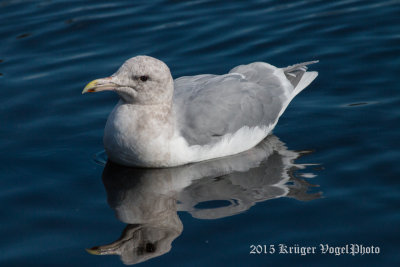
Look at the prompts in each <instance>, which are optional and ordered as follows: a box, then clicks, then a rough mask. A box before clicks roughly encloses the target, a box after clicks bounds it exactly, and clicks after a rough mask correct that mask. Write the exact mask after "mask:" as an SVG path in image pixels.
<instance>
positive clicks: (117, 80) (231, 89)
mask: <svg viewBox="0 0 400 267" xmlns="http://www.w3.org/2000/svg"><path fill="white" fill-rule="evenodd" d="M316 62H318V61H310V62H305V63H300V64H296V65H293V66H289V67H286V68H277V67H274V66H272V65H270V64H267V63H264V62H255V63H251V64H248V65H240V66H237V67H235V68H233V69H232V70H231V71H229V73H227V74H224V75H212V74H203V75H196V76H184V77H180V78H178V79H175V80H173V78H172V76H171V72H170V70H169V68H168V66H167V65H166V64H165V63H164V62H162V61H160V60H158V59H155V58H153V57H149V56H136V57H133V58H131V59H129V60H127V61H126V62H125V63H124V64H123V65H122V66H121V67H120V68H119V69H118V71H117V72H116V73H114V74H113V75H112V76H110V77H107V78H103V79H97V80H94V81H92V82H90V83H89V84H88V85H87V86H86V87H85V88H84V90H83V91H82V93H87V92H98V91H104V90H111V91H115V92H116V93H117V94H118V95H119V96H120V101H119V102H118V104H117V105H116V106H115V107H114V109H113V111H112V112H111V114H110V115H109V117H108V120H107V123H106V127H105V130H104V138H103V141H104V147H105V150H106V153H107V155H108V157H109V159H110V160H111V161H114V162H116V163H119V164H122V165H126V166H141V167H171V166H178V165H183V164H187V163H190V162H198V161H203V160H209V159H213V158H219V157H224V156H228V155H233V154H237V153H240V152H243V151H245V150H248V149H250V148H252V147H254V146H255V145H257V144H258V143H259V142H260V141H262V140H263V139H264V138H265V137H266V136H267V135H268V134H269V133H270V132H271V130H272V129H273V128H274V126H275V125H276V123H277V122H278V119H279V117H280V116H281V115H282V113H283V112H284V110H285V109H286V107H287V106H288V104H289V103H290V101H291V100H292V99H293V98H294V97H295V96H296V95H297V94H298V93H299V92H301V91H302V90H303V89H304V88H306V87H307V86H308V85H309V84H310V83H311V82H312V81H313V80H314V79H315V78H316V77H317V75H318V73H317V72H307V67H306V66H307V65H309V64H312V63H316Z"/></svg>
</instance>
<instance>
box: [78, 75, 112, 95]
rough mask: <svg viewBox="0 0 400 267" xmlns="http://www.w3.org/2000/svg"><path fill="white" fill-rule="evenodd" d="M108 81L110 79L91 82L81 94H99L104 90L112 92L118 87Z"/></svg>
mask: <svg viewBox="0 0 400 267" xmlns="http://www.w3.org/2000/svg"><path fill="white" fill-rule="evenodd" d="M110 80H111V77H107V78H103V79H97V80H94V81H91V82H90V83H88V84H87V85H86V86H85V88H83V91H82V94H85V93H94V92H100V91H105V90H114V89H115V88H117V87H118V85H117V84H115V83H112V82H111V81H110Z"/></svg>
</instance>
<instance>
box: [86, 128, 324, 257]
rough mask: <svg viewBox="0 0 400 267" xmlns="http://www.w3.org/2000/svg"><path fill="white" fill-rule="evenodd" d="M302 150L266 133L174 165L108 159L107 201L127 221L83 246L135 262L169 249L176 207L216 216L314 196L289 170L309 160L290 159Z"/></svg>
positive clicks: (176, 227)
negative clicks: (104, 241) (219, 153)
mask: <svg viewBox="0 0 400 267" xmlns="http://www.w3.org/2000/svg"><path fill="white" fill-rule="evenodd" d="M304 153H307V152H295V151H291V150H288V149H287V147H286V146H285V145H284V143H282V142H281V141H280V140H279V139H278V138H277V137H276V136H274V135H271V136H269V137H267V138H266V139H265V140H264V141H263V142H261V143H260V144H259V145H258V146H256V147H254V148H253V149H251V150H248V151H246V152H243V153H241V154H238V155H234V156H230V157H226V158H220V159H216V160H212V161H205V162H199V163H195V164H191V165H185V166H180V167H175V168H166V169H140V168H128V167H123V166H120V165H116V164H114V163H112V162H110V161H108V162H107V164H106V166H105V168H104V171H103V183H104V186H105V188H106V191H107V196H108V203H109V205H110V206H111V208H113V209H114V210H115V213H116V216H117V218H118V219H119V220H121V221H122V222H124V223H126V224H128V225H127V226H126V228H125V229H124V231H123V233H122V235H121V237H120V238H119V239H118V240H116V241H115V242H113V243H111V244H108V245H103V246H96V247H93V248H91V249H88V252H89V253H91V254H96V255H120V257H121V260H122V262H123V263H124V264H128V265H130V264H136V263H140V262H143V261H146V260H149V259H151V258H154V257H157V256H161V255H163V254H165V253H167V252H169V251H170V249H171V244H172V242H173V241H174V240H175V239H176V238H177V237H178V236H179V235H180V234H181V233H182V230H183V224H182V222H181V220H180V219H179V217H178V214H177V211H187V212H189V213H190V214H191V215H192V216H193V217H195V218H199V219H217V218H223V217H226V216H232V215H235V214H238V213H240V212H243V211H245V210H248V209H249V208H250V207H251V206H253V205H255V204H256V203H257V202H260V201H266V200H269V199H274V198H279V197H292V198H295V199H298V200H312V199H316V198H319V197H321V193H308V192H307V191H308V189H309V187H310V186H312V187H314V186H316V185H312V184H310V183H308V182H307V181H305V180H304V179H302V178H298V177H296V176H295V175H294V172H295V171H296V170H298V169H304V168H306V167H307V165H310V164H296V163H294V160H296V159H297V158H298V157H300V156H301V155H302V154H304ZM308 176H313V175H312V174H308Z"/></svg>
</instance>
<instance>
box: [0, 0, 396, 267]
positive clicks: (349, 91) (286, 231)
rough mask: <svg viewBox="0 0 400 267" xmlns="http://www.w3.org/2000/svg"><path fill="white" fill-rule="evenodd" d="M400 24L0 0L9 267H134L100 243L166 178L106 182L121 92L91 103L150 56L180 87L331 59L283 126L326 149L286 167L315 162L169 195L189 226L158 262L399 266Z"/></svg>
mask: <svg viewBox="0 0 400 267" xmlns="http://www.w3.org/2000/svg"><path fill="white" fill-rule="evenodd" d="M398 14H400V1H390V0H388V1H361V0H353V1H349V0H341V1H317V0H316V1H262V0H255V1H246V2H244V1H231V2H229V3H227V2H224V1H208V0H205V1H161V0H160V1H134V2H133V1H112V2H109V1H73V2H71V1H61V0H55V1H48V0H45V1H12V0H8V1H0V37H1V42H0V89H1V90H0V101H1V103H0V123H1V124H0V125H1V126H0V140H1V141H0V151H1V154H0V157H1V158H0V159H1V160H0V175H1V176H0V184H1V187H0V188H1V189H0V203H1V204H0V207H1V209H0V212H1V213H0V214H1V217H0V218H1V219H2V220H1V226H2V227H1V228H0V234H1V237H2V238H1V240H2V242H1V243H0V249H1V251H2V253H1V255H0V265H1V266H19V265H25V266H30V265H34V266H35V265H57V266H71V265H75V266H87V265H89V266H110V265H112V266H118V265H123V263H122V261H121V260H120V258H119V257H117V256H93V255H90V254H89V253H87V252H86V251H85V248H90V247H92V246H95V245H104V244H107V243H110V242H112V241H115V240H117V239H118V237H119V236H120V235H121V233H122V232H123V230H124V229H127V227H128V228H129V227H133V228H129V229H133V230H135V229H136V228H135V227H134V226H129V225H133V224H138V222H135V221H133V220H128V218H129V217H126V218H125V220H124V219H122V220H121V217H119V213H118V210H116V209H118V207H123V206H124V205H122V206H121V203H122V204H124V203H126V204H127V205H128V206H129V205H131V206H133V207H140V205H141V204H140V201H139V202H138V200H137V199H135V197H137V194H133V199H132V201H130V200H129V198H122V197H121V196H120V193H121V192H125V193H126V194H125V195H126V196H127V197H129V196H130V195H131V194H130V193H129V192H146V193H143V197H144V198H143V199H144V200H146V198H154V199H155V201H159V198H157V197H158V196H159V195H158V193H159V192H157V190H155V189H154V188H153V186H154V184H155V183H151V182H150V181H151V180H152V179H155V178H154V176H152V174H151V173H150V174H149V173H147V174H146V173H144V174H143V173H136V172H132V171H128V172H127V174H126V175H127V177H128V178H125V179H123V178H121V177H119V176H118V173H119V171H121V170H116V171H113V172H112V173H114V172H115V173H114V174H113V175H112V177H114V178H111V179H109V178H107V177H109V176H108V175H105V174H104V173H107V172H106V170H107V167H106V169H105V167H104V165H101V164H98V163H96V160H95V159H94V158H95V157H96V156H95V155H96V153H98V152H99V151H101V150H102V135H103V128H104V125H105V121H106V118H107V115H108V114H109V112H110V111H111V109H112V107H113V106H114V105H115V103H116V101H117V96H115V95H113V94H112V93H104V94H92V95H90V96H87V95H84V96H82V95H81V94H80V93H81V91H82V88H83V87H84V86H85V84H86V83H87V82H89V81H91V80H93V79H95V78H99V77H104V76H107V75H110V74H112V73H113V72H114V71H115V70H116V69H117V68H118V67H119V66H120V64H121V63H122V62H124V60H126V59H128V58H129V57H132V56H135V55H139V54H146V55H151V56H154V57H157V58H159V59H161V60H163V61H164V62H166V63H167V64H168V66H169V67H170V69H171V72H172V75H173V76H174V77H175V78H176V77H179V76H182V75H194V74H199V73H214V74H222V73H225V72H227V71H228V70H229V69H231V68H232V67H234V66H236V65H238V64H243V63H249V62H254V61H265V62H268V63H271V64H273V65H276V66H281V67H283V66H287V65H291V64H294V63H298V62H303V61H309V60H316V59H319V60H320V63H319V64H317V65H313V66H312V69H313V70H317V71H318V72H319V76H318V78H317V79H316V80H315V81H314V82H313V83H312V85H311V86H310V87H309V88H307V90H305V91H303V92H302V93H301V94H300V95H298V96H297V97H296V98H295V99H294V101H293V102H292V103H291V104H290V105H289V108H288V109H287V110H286V111H285V113H284V115H283V116H282V118H281V119H280V121H279V123H278V125H277V127H276V128H275V130H274V135H275V137H276V138H277V140H279V142H281V143H282V144H284V147H285V150H286V151H290V153H299V151H308V152H311V153H302V154H303V155H302V156H300V157H294V158H293V159H292V160H291V161H288V162H287V164H289V165H290V164H292V165H296V166H297V167H299V166H304V167H305V168H296V167H293V168H289V169H285V168H283V169H284V172H280V173H281V174H280V175H277V174H276V173H275V176H274V175H272V173H274V172H273V171H272V170H271V169H270V167H271V166H281V167H282V166H285V165H284V164H283V165H282V164H281V165H279V164H278V165H274V164H272V163H271V164H267V165H265V164H264V165H263V163H262V162H264V163H265V162H266V163H268V162H271V160H274V159H278V160H277V161H273V162H275V163H276V162H280V161H279V157H278V158H274V157H273V156H274V155H278V156H279V153H278V152H276V150H275V154H274V153H272V154H271V155H270V156H269V157H265V158H264V161H259V165H257V164H256V165H252V166H251V168H250V167H248V170H246V171H244V170H241V171H238V170H234V172H230V173H227V174H224V175H222V174H218V175H216V174H215V173H214V174H213V175H208V176H207V175H205V176H201V175H200V176H201V177H200V178H199V177H197V178H198V179H191V180H190V179H189V180H190V181H191V182H190V183H187V184H185V183H183V184H180V183H178V185H179V186H180V187H179V186H178V185H177V184H174V185H173V186H172V185H171V186H169V187H168V188H170V189H171V188H172V189H174V188H175V189H176V187H174V186H178V187H177V188H179V190H178V189H176V190H175V191H176V192H172V191H174V190H172V191H166V192H167V193H165V192H164V193H165V195H166V196H165V197H166V199H167V200H165V201H161V203H166V202H168V203H171V205H172V206H169V208H170V209H166V208H164V209H162V210H171V209H172V211H173V212H175V213H173V212H171V213H170V216H172V217H173V218H174V220H175V222H177V224H178V225H179V223H181V226H182V227H178V228H176V225H177V224H174V225H175V226H174V227H175V228H174V229H175V230H174V231H175V234H174V235H173V240H172V241H171V244H172V247H171V249H170V250H169V252H166V253H164V254H162V255H160V256H158V257H153V258H151V259H149V260H148V261H145V263H143V264H142V265H143V266H145V265H150V266H160V265H165V264H168V265H171V266H177V265H178V266H204V265H221V264H223V265H240V266H242V265H245V264H246V265H256V266H259V265H267V264H269V265H277V264H279V265H293V264H302V265H305V264H307V265H320V264H331V265H338V264H355V265H366V264H368V265H393V264H394V263H396V262H397V263H398V262H399V261H400V258H399V256H398V250H399V245H398V242H399V238H400V232H399V230H398V225H399V224H400V216H399V212H398V207H399V204H400V197H399V194H398V192H399V189H400V186H399V182H398V177H399V173H400V168H399V164H398V163H397V161H398V159H399V157H400V150H399V142H398V136H399V127H398V125H399V116H400V109H399V107H400V105H399V104H400V97H399V90H398V89H399V86H398V75H399V71H398V69H399V65H400V64H399V63H400V34H399V33H400V17H399V16H398ZM278 151H281V150H279V149H278ZM276 153H278V154H276ZM271 156H272V158H270V157H271ZM281 159H282V158H281ZM97 160H98V158H97ZM310 164H316V165H310ZM217 166H219V167H221V166H224V164H222V163H221V164H219V165H218V164H217ZM286 166H287V165H286ZM204 168H205V170H211V169H212V168H210V166H208V167H204ZM273 170H274V171H278V170H282V168H281V169H280V167H277V168H275V169H273ZM122 171H123V170H122ZM259 171H260V172H266V174H268V173H270V174H271V175H269V176H268V175H264V176H263V175H260V174H259V173H258V172H259ZM194 173H197V172H194ZM285 174H286V175H287V176H288V177H289V178H287V177H286V178H287V180H285V177H284V176H285ZM143 175H144V176H143ZM161 175H162V176H164V175H166V174H165V173H164V174H161ZM168 175H169V177H176V176H174V175H172V174H168ZM105 176H106V177H105ZM129 177H132V179H130V178H129ZM144 177H150V178H149V179H147V180H146V179H144ZM152 177H153V178H152ZM178 177H181V176H178ZM182 177H184V178H185V179H186V180H185V181H186V182H187V179H188V176H185V175H183V176H182ZM218 177H219V178H218ZM232 177H236V178H235V179H236V180H235V179H234V181H235V182H233V180H232V179H233V178H232ZM257 177H259V178H260V177H261V178H260V179H257ZM268 177H272V178H270V179H267V178H268ZM311 177H313V178H311ZM170 179H172V180H178V181H179V179H173V178H170ZM271 179H272V180H271ZM161 180H162V179H161ZM282 180H283V184H280V183H279V181H282ZM135 181H136V182H137V183H136V184H135ZM165 181H166V182H167V181H168V180H167V179H166V180H165ZM246 181H247V182H248V183H247V184H246V183H245V182H246ZM142 182H146V183H147V185H146V186H143V184H141V183H142ZM170 182H171V181H170ZM276 184H279V185H280V186H276ZM184 185H187V186H186V187H185V186H184ZM228 185H235V186H236V187H235V186H234V187H233V189H234V190H233V189H232V187H230V186H228ZM267 185H268V186H269V187H268V186H267ZM270 185H271V186H272V187H271V186H270ZM316 185H318V187H316ZM110 186H111V188H114V191H113V190H111V191H110ZM263 186H267V187H266V188H268V189H267V190H265V191H262V190H261V191H259V192H258V195H257V194H256V193H254V192H256V191H257V190H255V188H259V189H262V188H264V187H263ZM181 187H183V188H181ZM219 188H221V189H220V190H217V189H219ZM231 189H232V190H233V191H232V190H231ZM143 190H144V191H143ZM146 190H147V191H146ZM213 190H214V191H213ZM224 190H226V191H224ZM235 190H237V191H235ZM280 190H281V191H280ZM296 190H297V191H296ZM110 192H111V193H110ZM196 192H197V193H196ZM204 192H207V193H209V195H204V194H203V193H204ZM232 192H233V193H232ZM243 192H245V193H243ZM248 192H253V193H254V194H253V195H251V196H252V197H249V195H248V194H246V193H248ZM267 193H268V194H267ZM118 196H119V198H118V199H119V202H118V201H117V202H116V201H114V200H115V199H114V198H115V197H118ZM255 196H258V197H260V199H256V198H254V197H255ZM124 199H125V200H127V201H126V202H124ZM143 199H142V201H143ZM171 199H172V200H171ZM243 199H245V200H243ZM173 200H176V201H177V202H176V203H175V202H173ZM246 201H247V202H246ZM145 202H146V201H144V202H143V203H145ZM118 203H119V204H118ZM174 203H175V204H174ZM174 205H176V206H174ZM121 210H123V209H121ZM125 211H128V213H129V209H125ZM150 211H151V210H150ZM218 211H219V212H220V213H218ZM150 213H151V212H150ZM168 214H169V213H168ZM210 214H211V215H210ZM115 215H117V217H116V216H115ZM136 217H138V216H136ZM118 218H119V219H118ZM143 222H144V221H142V222H140V223H142V224H143ZM176 229H178V230H176ZM177 233H178V234H177ZM252 244H254V245H256V244H261V245H264V244H265V245H268V246H269V245H271V244H273V245H275V246H278V245H279V244H287V245H293V246H294V245H295V244H299V245H300V246H318V245H319V244H331V245H333V246H343V245H346V244H363V245H365V246H371V245H373V246H379V247H380V254H379V255H364V256H359V255H358V256H350V255H342V256H334V255H322V254H316V255H308V256H300V255H282V254H281V255H279V254H274V255H269V254H267V255H265V254H262V255H250V254H249V253H250V246H251V245H252ZM149 250H150V251H151V250H153V248H151V247H149Z"/></svg>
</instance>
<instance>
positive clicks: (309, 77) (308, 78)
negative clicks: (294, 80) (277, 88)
mask: <svg viewBox="0 0 400 267" xmlns="http://www.w3.org/2000/svg"><path fill="white" fill-rule="evenodd" d="M317 76H318V72H316V71H308V72H305V73H304V74H303V77H301V80H300V82H299V83H298V84H297V86H296V87H295V88H294V91H293V97H295V96H296V95H297V94H298V93H300V92H301V91H303V89H304V88H306V87H307V86H308V85H309V84H310V83H311V82H312V81H314V79H315V78H317Z"/></svg>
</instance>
